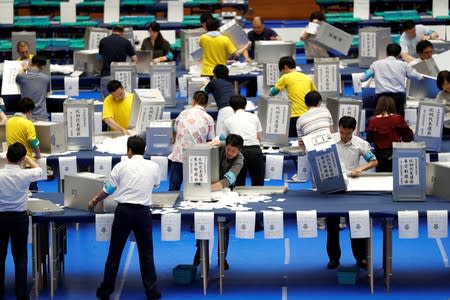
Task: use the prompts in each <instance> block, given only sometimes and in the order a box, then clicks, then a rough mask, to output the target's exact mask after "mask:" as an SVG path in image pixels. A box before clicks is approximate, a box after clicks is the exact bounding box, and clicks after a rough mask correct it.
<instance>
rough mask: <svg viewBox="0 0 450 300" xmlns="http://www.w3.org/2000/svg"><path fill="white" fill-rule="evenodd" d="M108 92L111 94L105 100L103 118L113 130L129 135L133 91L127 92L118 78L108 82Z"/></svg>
mask: <svg viewBox="0 0 450 300" xmlns="http://www.w3.org/2000/svg"><path fill="white" fill-rule="evenodd" d="M108 92H109V96H107V97H106V98H105V100H104V101H103V113H102V119H103V121H105V123H106V124H108V126H109V127H110V128H111V129H112V130H117V131H120V132H122V134H123V135H128V126H129V124H130V117H131V107H132V105H133V93H127V92H126V91H125V90H124V88H123V86H122V83H121V82H120V81H118V80H111V81H110V82H109V83H108Z"/></svg>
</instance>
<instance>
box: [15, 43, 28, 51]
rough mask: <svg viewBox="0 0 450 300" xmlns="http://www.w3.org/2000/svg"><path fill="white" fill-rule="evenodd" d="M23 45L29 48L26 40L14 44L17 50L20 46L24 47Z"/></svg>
mask: <svg viewBox="0 0 450 300" xmlns="http://www.w3.org/2000/svg"><path fill="white" fill-rule="evenodd" d="M24 46H27V47H28V48H30V45H29V44H28V42H27V41H18V42H17V45H16V49H17V51H19V48H20V47H24Z"/></svg>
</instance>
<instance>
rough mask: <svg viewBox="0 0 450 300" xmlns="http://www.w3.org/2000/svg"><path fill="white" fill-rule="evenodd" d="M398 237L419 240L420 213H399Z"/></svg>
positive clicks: (414, 211) (415, 211) (413, 211)
mask: <svg viewBox="0 0 450 300" xmlns="http://www.w3.org/2000/svg"><path fill="white" fill-rule="evenodd" d="M397 214H398V237H399V238H400V239H417V238H418V237H419V212H418V211H417V210H411V211H399V212H398V213H397Z"/></svg>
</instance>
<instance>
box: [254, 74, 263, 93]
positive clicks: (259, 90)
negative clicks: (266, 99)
mask: <svg viewBox="0 0 450 300" xmlns="http://www.w3.org/2000/svg"><path fill="white" fill-rule="evenodd" d="M263 87H264V78H263V76H262V75H256V90H257V93H258V95H264V89H263Z"/></svg>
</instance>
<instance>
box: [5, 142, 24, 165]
mask: <svg viewBox="0 0 450 300" xmlns="http://www.w3.org/2000/svg"><path fill="white" fill-rule="evenodd" d="M25 155H27V149H26V148H25V146H24V145H22V144H21V143H19V142H16V143H14V144H11V145H9V147H8V151H7V152H6V158H7V159H8V161H9V162H12V163H18V162H19V160H21V159H22V158H24V157H25Z"/></svg>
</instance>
